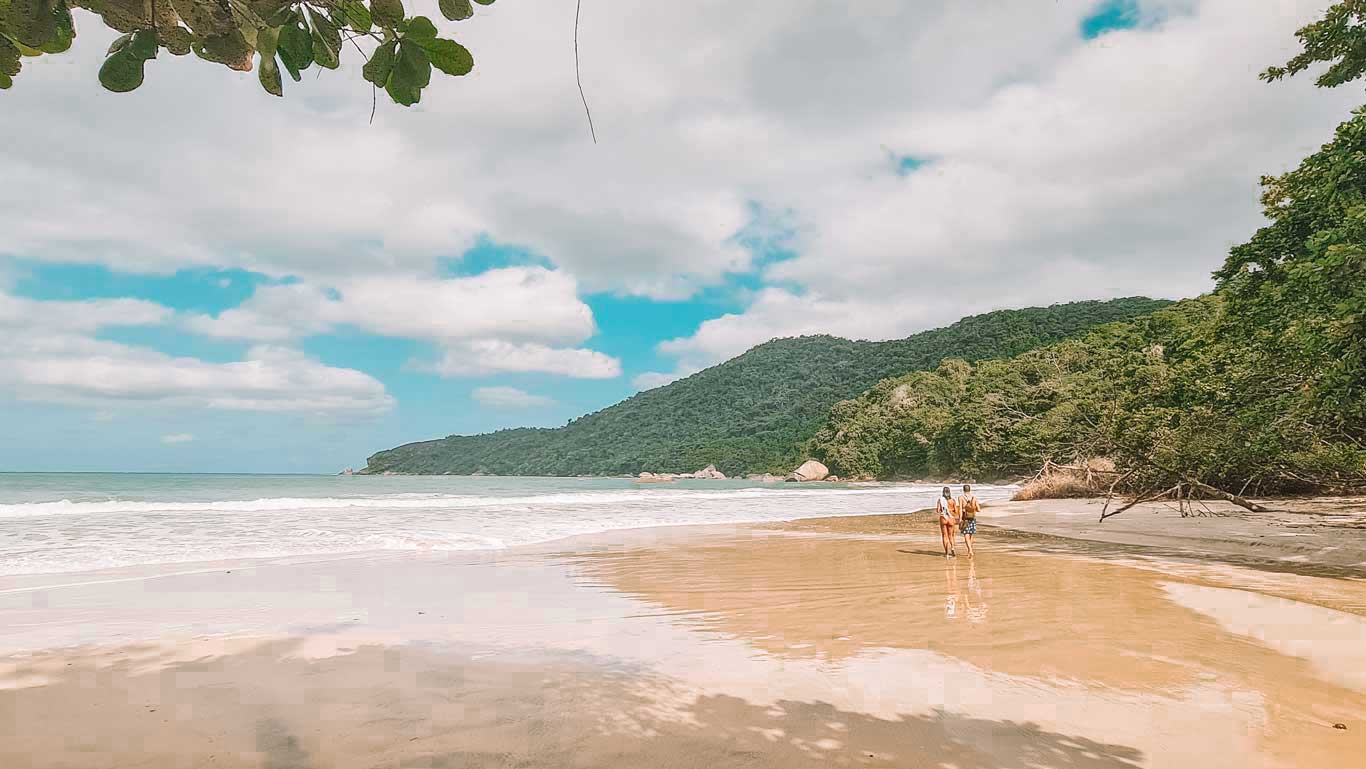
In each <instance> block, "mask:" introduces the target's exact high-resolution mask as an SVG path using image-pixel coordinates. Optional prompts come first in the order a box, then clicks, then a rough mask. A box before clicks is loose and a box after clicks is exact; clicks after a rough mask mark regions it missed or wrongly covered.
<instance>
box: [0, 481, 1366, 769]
mask: <svg viewBox="0 0 1366 769" xmlns="http://www.w3.org/2000/svg"><path fill="white" fill-rule="evenodd" d="M1093 506H1094V503H1092V502H1089V501H1063V502H1031V503H1002V504H995V505H992V506H991V507H989V508H988V509H987V510H985V511H984V513H983V518H982V524H983V525H982V527H981V534H980V535H979V538H978V541H979V554H978V557H977V558H976V559H975V560H973V561H969V560H968V559H966V558H959V559H956V560H946V559H944V558H942V557H941V556H939V555H938V549H939V547H938V537H937V534H936V533H935V532H934V529H933V523H932V522H931V519H930V517H929V516H928V515H926V514H924V513H916V514H908V515H884V516H872V517H852V518H851V517H844V518H831V519H815V520H804V521H796V522H791V523H768V524H746V525H717V526H704V527H660V528H652V529H640V530H633V531H622V532H611V533H607V534H595V535H591V536H585V537H578V538H573V539H566V540H560V541H557V542H553V543H550V544H545V545H536V546H528V547H520V548H511V549H507V550H501V551H490V552H480V553H416V554H413V553H376V554H362V555H349V556H346V557H329V558H306V557H295V558H284V559H273V560H264V559H263V560H250V561H237V562H221V563H203V564H195V565H192V566H186V565H179V566H177V567H176V568H174V569H160V570H157V569H149V568H124V569H111V570H105V571H101V572H84V573H78V574H60V575H24V576H13V577H5V578H2V579H0V617H3V619H4V621H3V623H0V765H3V766H5V767H7V768H8V767H14V768H15V769H30V768H33V769H36V768H38V767H43V768H47V767H81V768H86V767H149V768H150V767H210V766H212V767H220V766H221V767H270V768H272V769H280V768H283V767H357V768H358V769H360V768H362V767H394V768H398V767H403V768H405V769H406V768H413V769H416V768H417V767H622V768H623V769H624V768H625V767H646V766H659V767H694V766H695V767H770V766H771V767H804V766H812V767H815V766H870V767H876V766H888V767H893V766H894V767H957V768H958V769H1006V768H1007V767H1069V768H1070V767H1075V768H1082V767H1085V768H1087V769H1112V768H1114V769H1117V768H1119V767H1168V766H1201V767H1230V768H1231V767H1352V766H1360V765H1361V763H1360V762H1361V756H1363V755H1366V672H1363V671H1366V619H1363V617H1364V616H1366V581H1363V579H1362V577H1363V569H1366V548H1363V547H1362V542H1363V537H1362V532H1363V529H1362V520H1363V517H1366V516H1364V515H1363V513H1362V511H1363V510H1364V509H1366V507H1363V506H1362V505H1361V504H1359V501H1353V500H1343V501H1339V502H1335V503H1333V504H1332V505H1319V506H1317V507H1316V508H1315V509H1313V510H1310V511H1307V512H1306V511H1302V510H1297V509H1287V510H1285V511H1282V512H1280V513H1277V514H1275V515H1263V516H1257V515H1252V514H1244V513H1236V514H1235V513H1233V512H1232V511H1221V512H1222V513H1223V514H1224V515H1223V516H1222V517H1205V518H1190V519H1182V518H1180V517H1179V516H1178V515H1177V514H1176V513H1175V511H1171V510H1166V511H1164V510H1163V509H1161V508H1160V506H1159V507H1145V508H1141V509H1137V510H1135V511H1131V513H1125V515H1124V516H1121V517H1120V518H1116V519H1114V520H1112V521H1107V522H1106V523H1105V524H1104V525H1103V526H1100V527H1098V528H1097V527H1096V526H1095V524H1094V520H1095V518H1094V516H1093V515H1092V513H1093V512H1095V510H1093V509H1092V508H1093ZM1293 507H1294V506H1291V508H1293ZM1097 509H1098V508H1097ZM1281 534H1291V535H1294V536H1278V535H1281ZM1306 535H1307V536H1306ZM1339 725H1340V726H1342V727H1345V728H1338V726H1339Z"/></svg>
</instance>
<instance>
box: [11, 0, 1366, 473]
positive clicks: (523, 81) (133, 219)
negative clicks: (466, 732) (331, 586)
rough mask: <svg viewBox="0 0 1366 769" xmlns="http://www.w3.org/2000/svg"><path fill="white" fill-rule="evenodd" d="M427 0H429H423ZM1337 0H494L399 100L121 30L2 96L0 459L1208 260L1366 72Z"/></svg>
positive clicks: (600, 371)
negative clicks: (202, 54) (1336, 26)
mask: <svg viewBox="0 0 1366 769" xmlns="http://www.w3.org/2000/svg"><path fill="white" fill-rule="evenodd" d="M431 5H432V6H433V7H432V8H426V6H425V5H422V4H418V5H417V6H413V5H412V4H411V3H410V4H409V10H410V13H411V12H414V11H423V10H425V11H428V12H429V15H431V16H432V17H434V18H438V19H439V14H438V13H437V12H436V10H435V7H434V6H435V3H431ZM1322 5H1323V0H1303V1H1302V0H1259V2H1255V3H1250V2H1247V0H1022V1H1021V2H1009V3H1004V2H1000V0H901V1H900V2H893V1H892V0H862V2H859V3H858V4H856V5H853V4H838V3H829V2H814V0H751V2H748V3H734V2H726V3H722V2H719V1H717V0H695V2H691V3H638V2H631V1H629V0H583V8H582V17H581V27H580V30H579V49H580V53H581V57H582V61H581V71H582V80H583V87H584V91H585V93H586V95H587V98H588V100H589V103H590V105H591V108H592V115H593V121H594V125H595V128H596V133H597V139H598V141H597V143H596V144H594V142H593V141H592V139H591V138H590V135H589V130H588V125H587V121H586V119H585V115H584V110H583V105H582V104H581V103H580V101H579V91H578V89H577V87H576V84H575V76H574V55H573V31H574V29H573V26H574V11H575V8H574V3H573V2H571V0H554V1H552V0H499V2H498V3H496V4H495V5H492V6H487V7H485V6H477V11H478V12H477V14H476V17H475V18H474V19H472V20H469V21H465V22H461V23H459V24H454V23H450V22H443V23H442V24H441V26H442V27H443V29H444V30H446V31H449V32H451V33H453V36H454V37H456V38H457V39H458V40H460V41H461V42H462V43H464V44H465V45H466V46H467V47H468V48H470V49H471V51H472V52H473V53H474V56H475V60H476V68H475V71H474V73H472V74H471V75H469V76H466V77H463V78H449V77H443V76H441V75H440V74H439V73H438V74H437V76H436V77H435V78H434V80H433V83H432V85H431V86H430V87H429V88H428V89H427V90H426V91H425V92H424V94H423V99H422V103H421V104H420V105H418V106H416V107H414V108H411V109H403V108H401V107H398V106H396V105H393V104H391V103H387V100H386V99H385V98H384V97H383V95H381V97H380V101H379V104H378V108H377V110H376V113H375V117H374V121H373V123H371V122H370V111H371V94H370V89H369V86H368V84H366V83H364V82H363V81H362V80H361V78H360V76H359V71H358V70H359V66H360V63H361V62H360V61H359V57H358V56H351V57H350V59H349V60H344V62H343V67H342V69H341V70H340V71H337V72H323V73H322V74H321V75H320V76H316V77H315V75H314V73H312V72H310V73H308V74H306V75H305V77H304V80H303V81H302V82H300V83H293V82H291V81H289V80H286V82H285V91H286V94H285V95H286V98H284V99H283V100H280V99H276V98H274V97H271V96H269V95H267V94H266V93H265V92H264V91H262V90H261V89H260V87H259V86H258V85H257V83H256V79H255V73H235V72H231V71H228V70H226V69H225V68H223V67H219V66H215V65H210V64H208V63H205V62H201V61H198V60H196V59H194V58H193V57H186V58H174V57H170V56H167V55H163V56H162V57H161V58H159V59H158V60H156V61H153V62H150V63H149V66H148V69H147V80H146V84H145V85H144V86H143V87H142V88H141V89H139V90H138V91H135V92H133V93H130V94H112V93H107V92H104V91H103V90H101V89H100V87H99V85H98V82H97V80H96V72H97V71H98V68H99V64H100V61H101V58H102V56H103V54H104V51H105V48H106V47H107V45H108V42H109V41H110V39H112V37H113V34H112V33H109V32H108V31H107V30H105V29H104V28H103V27H102V26H101V25H99V24H98V23H95V20H94V18H93V17H91V16H89V15H88V14H85V13H84V12H77V15H76V16H77V18H76V23H77V29H78V37H77V40H76V44H75V46H74V48H73V50H72V51H71V52H69V53H68V54H65V55H62V56H48V57H42V58H40V59H29V60H26V61H25V69H24V71H23V73H22V74H21V75H20V76H19V77H18V78H16V80H15V85H14V88H13V89H12V90H10V91H7V92H5V93H4V94H0V136H3V137H4V141H3V142H0V425H3V426H4V429H3V430H2V431H0V470H19V471H40V470H52V471H65V470H72V471H76V470H80V471H87V470H89V471H99V470H111V471H176V472H182V471H195V472H336V471H339V470H341V469H342V468H344V467H357V468H359V467H361V466H363V465H364V463H365V458H366V457H367V456H368V455H369V454H371V453H373V452H375V451H377V450H380V449H383V448H387V447H390V446H393V445H397V444H400V443H404V442H408V441H413V440H422V439H429V438H435V437H441V436H444V435H448V434H453V433H474V432H483V431H488V430H495V429H501V428H505V427H514V426H522V425H533V426H555V425H561V424H564V423H565V422H566V421H568V420H570V419H573V418H574V417H576V416H578V415H581V414H583V413H587V412H591V411H595V410H597V409H600V408H603V407H605V406H608V405H610V404H612V403H614V402H616V401H618V400H621V399H623V398H626V397H629V396H630V395H632V394H634V393H636V392H639V391H640V390H642V389H649V388H652V387H657V386H660V385H663V384H666V383H667V382H669V381H672V380H674V379H676V378H678V377H681V376H687V375H688V374H690V373H693V372H695V371H697V370H700V369H701V368H704V367H707V366H710V365H713V364H715V363H718V362H720V361H723V360H725V359H727V358H730V357H733V356H735V355H737V354H739V353H741V352H743V351H744V350H746V349H748V348H749V347H752V346H753V345H755V344H759V343H762V342H764V341H766V340H768V339H770V338H773V337H777V336H792V335H798V334H811V333H831V334H837V335H841V336H846V337H850V338H863V339H888V338H897V337H903V336H907V335H909V334H912V333H915V332H917V331H921V330H924V329H927V328H933V327H937V326H942V325H945V324H947V323H951V322H953V321H955V320H957V319H958V318H960V317H963V316H965V315H970V314H975V313H979V312H984V311H989V310H992V309H998V308H1006V307H1024V306H1035V305H1044V304H1050V303H1053V302H1060V301H1070V300H1075V299H1104V298H1111V297H1118V296H1131V295H1140V294H1141V295H1147V296H1154V297H1168V298H1180V297H1186V296H1194V295H1197V294H1199V293H1202V292H1204V291H1207V290H1209V289H1210V288H1211V287H1212V283H1211V280H1210V272H1211V271H1212V270H1213V269H1215V268H1216V267H1217V266H1218V265H1219V264H1220V263H1221V262H1222V261H1223V257H1224V254H1225V253H1226V252H1227V250H1228V248H1229V247H1230V246H1231V245H1234V244H1236V243H1238V242H1241V241H1243V240H1245V239H1246V238H1247V237H1248V236H1249V235H1250V234H1251V233H1252V232H1253V231H1254V230H1255V229H1256V228H1257V227H1258V226H1259V225H1260V223H1261V222H1262V219H1261V214H1260V210H1259V205H1258V192H1257V190H1258V187H1257V184H1258V179H1259V177H1260V176H1261V175H1263V174H1269V173H1278V172H1281V171H1284V170H1287V169H1289V168H1291V167H1293V166H1294V165H1295V164H1296V163H1297V162H1298V160H1299V159H1300V158H1302V157H1304V156H1305V155H1307V154H1308V153H1310V152H1311V151H1313V150H1314V149H1315V148H1317V147H1318V146H1319V145H1321V144H1322V143H1324V142H1326V141H1327V140H1328V139H1329V138H1330V136H1331V134H1332V130H1333V128H1334V127H1335V126H1336V125H1337V124H1338V123H1339V122H1341V121H1342V120H1344V119H1345V118H1346V117H1347V116H1348V115H1349V113H1350V111H1351V109H1352V108H1354V107H1355V106H1357V105H1359V104H1360V103H1361V101H1362V99H1361V94H1360V93H1358V92H1356V91H1355V90H1353V89H1351V88H1347V89H1338V90H1335V91H1323V90H1316V89H1314V88H1313V87H1312V83H1311V82H1309V81H1310V78H1307V77H1301V78H1297V79H1292V80H1291V81H1288V82H1283V83H1278V84H1275V85H1267V84H1264V83H1261V82H1259V81H1258V79H1257V73H1258V72H1260V71H1261V70H1262V69H1264V68H1265V67H1266V66H1268V65H1271V64H1276V63H1281V62H1284V61H1285V60H1286V59H1287V58H1289V57H1290V56H1291V55H1293V53H1294V52H1295V50H1296V41H1295V40H1294V37H1293V32H1294V30H1295V29H1296V28H1298V27H1299V26H1301V25H1303V24H1304V23H1306V22H1307V21H1309V20H1311V19H1312V18H1313V17H1314V15H1315V13H1316V11H1320V10H1321V8H1320V6H1322Z"/></svg>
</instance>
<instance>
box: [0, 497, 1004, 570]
mask: <svg viewBox="0 0 1366 769" xmlns="http://www.w3.org/2000/svg"><path fill="white" fill-rule="evenodd" d="M939 489H940V487H939V486H931V485H917V484H830V483H816V484H782V483H767V484H765V483H751V482H746V481H709V480H681V481H678V482H675V483H671V484H650V485H645V484H638V483H636V482H635V481H634V480H632V479H628V478H508V477H455V476H310V475H171V474H166V475H160V474H104V473H0V575H15V574H45V573H57V572H77V571H90V570H96V569H107V568H115V567H122V566H135V565H153V564H175V563H192V562H196V561H217V560H227V559H238V558H267V557H278V556H296V555H321V554H338V553H359V552H368V551H376V550H488V549H501V548H507V547H513V546H517V545H526V544H533V543H538V542H548V541H551V540H555V539H560V538H563V537H569V536H574V535H579V534H591V533H596V532H602V531H610V530H615V529H627V528H639V527H649V526H669V525H680V524H685V525H692V524H709V523H746V522H763V521H781V520H793V519H798V518H813V517H822V516H842V515H874V514H880V513H897V512H907V511H911V510H918V509H923V508H926V507H929V506H931V505H933V504H934V498H935V496H937V495H938V493H939ZM976 491H977V494H978V496H979V497H980V498H982V499H983V500H991V499H1001V498H1005V497H1008V496H1009V494H1010V493H1011V491H1013V488H1012V487H1002V486H986V485H983V486H978V487H976ZM955 492H957V489H955Z"/></svg>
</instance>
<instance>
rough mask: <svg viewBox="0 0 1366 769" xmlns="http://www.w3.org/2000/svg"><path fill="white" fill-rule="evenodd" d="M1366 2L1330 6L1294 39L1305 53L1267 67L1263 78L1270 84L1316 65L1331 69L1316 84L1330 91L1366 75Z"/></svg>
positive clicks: (1357, 0)
mask: <svg viewBox="0 0 1366 769" xmlns="http://www.w3.org/2000/svg"><path fill="white" fill-rule="evenodd" d="M1363 24H1366V0H1341V2H1338V3H1334V4H1333V5H1331V6H1329V8H1328V10H1327V11H1325V12H1324V15H1323V18H1322V19H1320V20H1318V21H1316V22H1314V23H1313V24H1308V25H1306V26H1304V27H1301V28H1300V29H1299V30H1298V31H1297V32H1296V33H1295V36H1296V37H1298V38H1299V39H1300V43H1301V44H1302V45H1303V46H1304V50H1303V51H1301V52H1300V53H1299V54H1298V55H1296V56H1295V57H1294V58H1292V59H1291V60H1290V61H1288V62H1286V63H1285V65H1284V66H1279V67H1268V68H1267V70H1266V71H1265V72H1263V73H1262V79H1263V80H1265V81H1267V82H1268V83H1269V82H1272V81H1275V80H1280V79H1281V78H1283V77H1287V76H1291V75H1297V74H1299V73H1301V72H1303V71H1304V70H1306V69H1308V68H1310V67H1311V66H1313V65H1315V64H1321V63H1326V64H1329V65H1330V66H1329V67H1328V69H1327V70H1325V71H1324V73H1323V74H1322V75H1319V77H1318V79H1317V80H1316V81H1315V83H1317V84H1318V85H1319V87H1321V88H1333V87H1336V86H1340V85H1342V84H1343V83H1349V82H1351V81H1353V80H1356V79H1357V78H1359V77H1361V76H1362V75H1363V74H1366V29H1363Z"/></svg>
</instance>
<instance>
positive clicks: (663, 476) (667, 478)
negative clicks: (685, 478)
mask: <svg viewBox="0 0 1366 769" xmlns="http://www.w3.org/2000/svg"><path fill="white" fill-rule="evenodd" d="M673 482H674V476H672V475H670V474H668V473H641V474H640V475H638V476H636V483H673Z"/></svg>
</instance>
